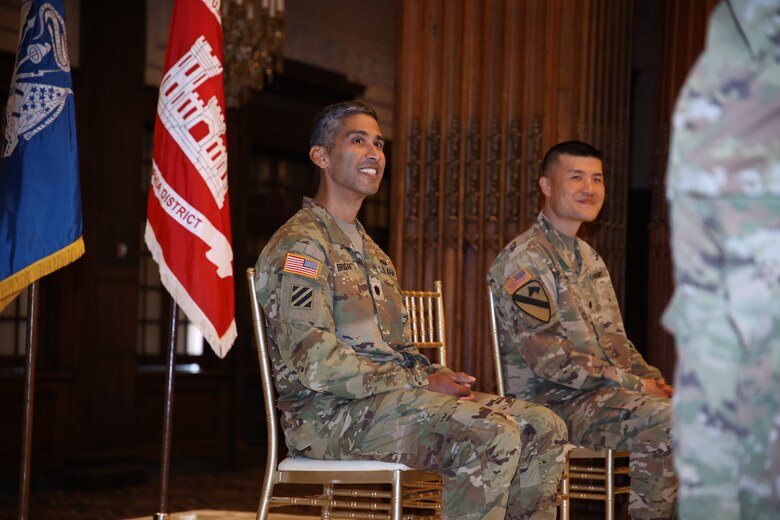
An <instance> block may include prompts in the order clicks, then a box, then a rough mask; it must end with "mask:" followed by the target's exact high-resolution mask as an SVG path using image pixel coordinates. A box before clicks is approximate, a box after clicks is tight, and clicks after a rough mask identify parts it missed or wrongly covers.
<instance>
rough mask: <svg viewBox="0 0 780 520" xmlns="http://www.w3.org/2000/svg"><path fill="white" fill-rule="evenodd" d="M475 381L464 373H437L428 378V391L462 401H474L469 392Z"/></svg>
mask: <svg viewBox="0 0 780 520" xmlns="http://www.w3.org/2000/svg"><path fill="white" fill-rule="evenodd" d="M475 381H476V379H475V378H474V377H473V376H470V375H468V374H466V373H464V372H437V373H435V374H430V375H429V376H428V390H431V391H433V392H438V393H440V394H445V395H449V396H452V397H457V398H458V399H462V400H464V401H476V400H477V396H475V395H474V392H472V391H471V385H473V384H474V382H475Z"/></svg>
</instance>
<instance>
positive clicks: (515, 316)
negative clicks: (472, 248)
mask: <svg viewBox="0 0 780 520" xmlns="http://www.w3.org/2000/svg"><path fill="white" fill-rule="evenodd" d="M539 186H540V188H541V191H542V194H543V195H544V205H543V208H542V211H541V213H539V216H538V218H537V222H536V224H534V225H533V226H532V227H531V228H530V229H529V230H528V231H526V232H525V233H523V234H522V235H520V236H518V237H516V238H515V239H514V240H512V242H510V243H509V245H507V246H506V248H505V249H504V250H503V251H502V252H501V253H500V254H499V255H498V257H496V259H495V260H494V261H493V264H492V266H491V268H490V271H489V273H488V282H489V284H490V288H491V291H492V295H493V299H494V301H495V302H496V314H497V320H498V322H499V335H500V338H501V350H502V359H503V362H504V373H505V375H506V383H505V384H506V391H507V394H508V395H512V396H515V397H518V398H520V399H526V400H529V401H532V402H535V403H539V404H543V405H545V406H547V407H549V408H550V409H552V410H553V411H555V412H556V413H557V414H558V415H559V416H560V417H561V418H562V419H563V420H564V421H566V424H567V425H568V427H569V438H570V440H571V442H572V443H573V444H576V445H579V446H584V447H586V448H590V449H595V450H601V449H603V448H614V449H618V450H628V451H630V452H631V459H630V475H631V497H630V499H629V512H630V514H631V515H632V517H633V518H671V517H672V515H673V511H674V499H675V496H676V489H677V487H676V480H675V476H674V471H673V468H672V445H671V442H670V439H669V435H670V433H669V428H670V420H671V408H670V406H671V404H670V399H669V398H670V397H671V395H672V388H671V387H670V386H669V385H668V384H666V382H665V381H664V378H663V377H662V376H661V373H660V372H659V371H658V369H656V368H654V367H652V366H650V365H648V364H647V363H646V362H645V360H644V359H643V358H642V356H641V355H640V354H639V352H637V351H636V349H635V348H634V345H633V344H632V343H631V342H630V341H629V340H628V338H627V337H626V333H625V331H624V329H623V320H622V318H621V315H620V308H619V307H618V301H617V298H616V296H615V291H614V289H613V288H612V282H611V280H610V277H609V273H608V272H607V267H606V265H605V264H604V262H603V261H602V260H601V257H599V255H598V253H596V251H594V250H593V249H592V248H591V247H590V246H589V245H588V244H587V243H586V242H585V241H583V240H581V239H578V238H577V231H578V230H579V228H580V225H581V224H582V223H583V222H590V221H592V220H594V219H595V218H596V216H597V215H598V214H599V211H600V210H601V206H602V204H603V202H604V172H603V170H602V163H601V153H600V152H599V151H598V150H596V149H595V148H593V147H592V146H590V145H588V144H585V143H582V142H579V141H567V142H564V143H559V144H557V145H555V146H553V147H552V148H551V149H550V151H548V152H547V154H546V155H545V157H544V161H543V163H542V176H541V178H540V179H539Z"/></svg>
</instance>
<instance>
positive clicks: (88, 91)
mask: <svg viewBox="0 0 780 520" xmlns="http://www.w3.org/2000/svg"><path fill="white" fill-rule="evenodd" d="M145 12H146V9H145V7H144V5H143V4H141V5H140V6H139V5H132V6H131V5H130V4H127V3H122V2H118V3H113V2H107V3H97V4H95V5H93V6H91V8H90V9H82V10H81V34H80V37H81V45H80V48H81V53H82V54H81V59H80V66H81V68H82V70H83V74H84V78H83V80H82V81H81V82H80V85H79V86H80V87H81V88H80V90H79V91H75V96H76V98H75V99H76V111H77V112H76V117H77V127H78V132H79V162H80V166H81V193H82V208H83V215H84V240H85V244H86V245H85V247H86V254H85V256H84V257H83V258H81V259H79V260H78V261H77V262H75V263H74V264H73V268H72V269H70V268H69V269H68V283H67V284H63V285H62V287H61V290H62V292H61V294H59V299H58V302H57V305H58V306H63V307H64V306H74V307H76V308H77V309H79V310H80V313H79V315H78V320H77V322H78V325H79V331H78V341H73V340H69V339H66V341H67V343H66V348H67V349H68V350H69V351H70V352H71V353H72V360H73V361H72V363H73V370H74V383H73V392H72V393H71V395H70V397H71V399H70V402H69V413H68V416H69V419H70V420H69V421H68V423H67V429H66V431H65V432H63V435H64V436H65V438H66V444H67V446H68V448H67V452H68V455H67V457H66V460H65V467H64V474H65V476H66V478H68V479H69V481H70V482H71V483H73V484H74V485H75V484H77V483H78V482H85V483H98V482H100V483H104V482H107V481H110V479H111V478H116V479H124V478H137V477H138V475H140V473H141V471H142V468H141V466H140V464H139V463H138V460H137V451H136V449H135V442H134V437H133V434H134V398H135V391H134V390H135V349H136V320H137V312H138V310H137V309H138V308H137V294H138V265H139V260H138V258H139V249H138V246H139V241H138V234H139V227H138V224H139V222H140V220H141V218H140V212H141V211H142V208H141V207H140V203H139V200H138V199H139V197H128V196H127V194H128V193H138V189H139V179H140V175H141V165H142V162H141V150H142V129H143V94H144V90H143V88H142V85H143V67H144V52H143V48H144V34H145ZM116 20H121V23H111V21H116ZM160 390H162V387H161V388H160Z"/></svg>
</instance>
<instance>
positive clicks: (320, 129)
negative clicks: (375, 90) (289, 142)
mask: <svg viewBox="0 0 780 520" xmlns="http://www.w3.org/2000/svg"><path fill="white" fill-rule="evenodd" d="M357 114H365V115H367V116H370V117H372V118H374V120H375V121H376V122H377V123H378V122H379V118H378V117H377V115H376V111H375V110H374V109H373V108H371V107H370V106H368V105H366V104H365V103H361V102H360V101H342V102H341V103H334V104H332V105H328V106H326V107H325V108H323V109H322V110H320V113H319V114H317V117H315V118H314V124H313V125H312V128H311V137H310V138H309V148H311V147H312V146H324V147H325V148H326V149H327V150H332V149H333V145H334V143H335V141H336V136H337V135H338V133H339V132H341V130H342V128H344V120H345V119H346V118H348V117H351V116H354V115H357Z"/></svg>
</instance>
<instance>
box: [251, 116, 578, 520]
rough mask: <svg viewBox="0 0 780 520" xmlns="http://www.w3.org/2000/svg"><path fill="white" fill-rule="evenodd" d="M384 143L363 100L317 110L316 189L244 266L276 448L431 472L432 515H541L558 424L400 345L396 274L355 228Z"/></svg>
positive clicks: (548, 497) (562, 440) (375, 180)
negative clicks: (436, 507)
mask: <svg viewBox="0 0 780 520" xmlns="http://www.w3.org/2000/svg"><path fill="white" fill-rule="evenodd" d="M383 145H384V139H383V137H382V133H381V131H380V129H379V124H378V121H377V116H376V113H375V112H374V110H372V109H371V108H369V107H368V106H366V105H363V104H362V103H357V102H346V103H339V104H336V105H331V106H329V107H326V108H325V109H324V110H323V111H322V112H321V113H320V114H319V115H318V117H317V118H316V120H315V123H314V128H313V131H312V136H311V149H310V152H309V157H310V158H311V160H312V162H314V164H315V165H317V167H319V169H320V184H319V189H318V191H317V194H316V196H315V197H314V199H313V200H312V199H308V198H307V199H304V202H303V208H302V209H301V210H300V211H299V212H298V213H296V214H295V215H294V216H293V217H292V218H291V219H290V220H289V221H288V222H287V223H286V224H285V225H284V226H282V227H281V228H280V229H279V230H278V231H277V232H276V233H275V234H274V236H273V237H272V238H271V240H270V241H269V242H268V244H267V245H266V247H265V248H264V249H263V252H262V254H261V255H260V258H259V260H258V262H257V273H258V275H257V276H258V278H257V283H258V294H257V297H258V301H259V302H260V303H261V305H262V306H263V309H264V311H265V314H266V316H267V322H268V335H269V339H270V354H271V358H272V361H273V366H274V378H275V382H276V387H277V389H278V391H279V399H278V406H279V408H280V409H281V410H282V412H283V418H282V424H283V428H284V433H285V439H286V441H287V446H288V448H289V451H290V453H291V454H293V455H305V456H307V457H312V458H318V459H372V460H382V461H388V462H398V463H403V464H406V465H407V466H409V467H410V468H414V469H420V470H429V471H434V472H437V473H439V474H441V476H442V480H443V485H444V517H445V518H450V519H459V520H460V519H472V518H473V519H478V518H490V519H500V518H512V519H520V518H523V519H524V518H534V519H553V518H555V493H556V488H557V485H558V481H559V479H560V476H561V473H562V467H563V466H562V460H563V457H562V456H561V455H562V453H563V450H564V448H565V445H566V433H565V425H564V424H563V422H562V421H561V420H560V419H559V418H558V417H556V416H555V414H553V413H552V412H550V411H549V410H547V409H546V408H544V407H542V406H539V405H534V404H530V403H525V402H522V401H517V400H513V399H505V398H501V397H498V396H493V395H485V394H478V393H475V392H473V391H472V389H471V387H472V385H473V383H474V378H473V377H471V376H469V375H467V374H464V373H462V372H452V371H450V370H447V369H446V368H444V367H442V366H439V365H435V364H431V363H430V362H429V361H428V359H427V358H426V357H425V356H423V355H422V354H420V352H418V351H417V349H416V348H415V347H414V346H413V345H411V344H407V343H406V341H405V335H406V333H407V332H408V331H406V330H405V325H406V319H407V315H406V313H405V310H404V308H403V304H402V299H401V290H400V288H399V284H398V280H397V279H396V272H395V268H394V267H393V264H392V262H391V261H390V258H389V257H388V256H387V255H386V254H385V253H384V252H383V251H382V250H381V249H380V248H379V247H378V246H377V245H376V244H375V243H374V242H373V241H372V240H371V238H370V237H369V236H368V235H367V234H366V232H365V230H364V229H363V227H362V226H361V225H360V223H359V222H358V221H357V220H356V217H357V213H358V210H359V209H360V207H361V205H362V203H363V199H364V198H365V197H367V196H369V195H372V194H374V193H376V191H377V190H378V188H379V183H380V181H381V180H382V174H383V171H384V167H385V157H384V152H383ZM521 488H522V493H521V492H520V490H521Z"/></svg>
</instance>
